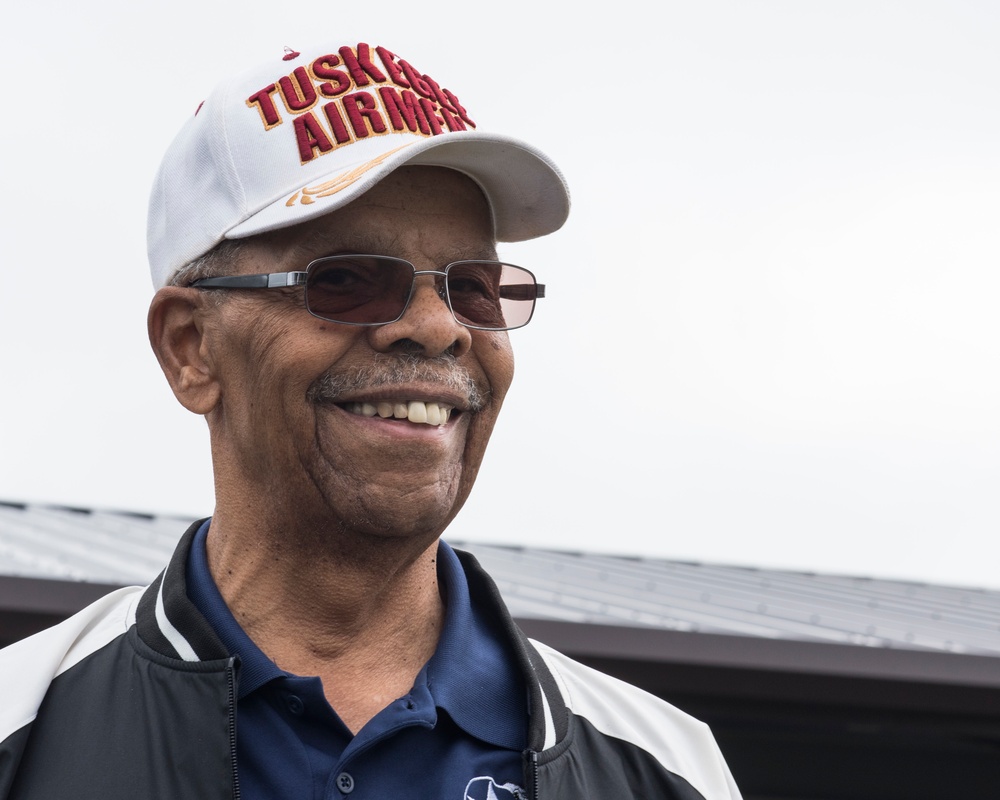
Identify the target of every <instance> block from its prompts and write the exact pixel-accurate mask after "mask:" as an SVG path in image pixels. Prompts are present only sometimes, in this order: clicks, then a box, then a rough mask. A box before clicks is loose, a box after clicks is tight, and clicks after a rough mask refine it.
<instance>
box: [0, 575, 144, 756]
mask: <svg viewBox="0 0 1000 800" xmlns="http://www.w3.org/2000/svg"><path fill="white" fill-rule="evenodd" d="M142 592H143V589H142V588H141V587H135V586H133V587H127V588H125V589H118V590H117V591H114V592H111V593H110V594H108V595H105V596H104V597H102V598H100V599H98V600H96V601H95V602H93V603H91V604H90V605H89V606H87V607H86V608H84V609H83V610H82V611H79V612H77V613H76V614H74V615H73V616H72V617H69V618H68V619H66V620H63V621H62V622H60V623H59V624H58V625H54V626H53V627H51V628H47V629H46V630H44V631H41V632H39V633H36V634H35V635H33V636H29V637H28V638H27V639H22V640H21V641H19V642H15V643H14V644H12V645H9V646H8V647H5V648H4V649H2V650H0V686H4V687H6V688H8V689H9V688H11V687H17V689H16V691H10V692H9V693H6V694H7V696H6V697H5V698H4V702H3V703H2V704H0V742H3V741H4V740H5V739H7V737H8V736H9V735H11V734H12V733H14V732H16V731H18V730H20V729H22V728H24V727H25V726H27V725H29V724H30V723H31V721H32V720H33V719H34V718H35V715H36V713H37V711H38V707H39V705H40V704H41V702H42V698H44V697H45V693H46V692H47V691H48V688H49V684H50V683H52V681H53V680H54V679H55V678H56V677H58V676H59V675H61V674H62V673H64V672H66V671H67V670H68V669H70V668H71V667H73V666H74V665H76V664H78V663H80V662H81V661H83V660H84V659H85V658H87V657H88V656H90V655H92V654H94V653H95V652H97V651H98V650H100V649H101V648H103V647H105V646H106V645H107V644H108V643H109V642H111V641H112V640H114V639H115V638H117V637H118V636H121V635H123V634H124V633H125V632H126V631H127V630H128V629H129V627H130V626H131V625H132V624H133V623H134V621H135V607H136V604H137V603H138V601H139V597H140V595H141V594H142Z"/></svg>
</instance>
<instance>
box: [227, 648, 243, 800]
mask: <svg viewBox="0 0 1000 800" xmlns="http://www.w3.org/2000/svg"><path fill="white" fill-rule="evenodd" d="M235 662H236V659H235V658H231V659H229V667H228V669H226V683H227V685H228V689H229V763H230V764H232V769H233V800H240V778H239V775H238V774H237V771H236V674H235V673H236V671H235V668H234V664H235Z"/></svg>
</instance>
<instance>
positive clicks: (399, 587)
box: [207, 510, 444, 731]
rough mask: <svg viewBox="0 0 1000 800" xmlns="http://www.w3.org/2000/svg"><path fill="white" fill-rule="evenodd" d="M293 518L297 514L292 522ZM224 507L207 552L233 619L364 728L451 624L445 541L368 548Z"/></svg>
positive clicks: (407, 684)
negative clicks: (442, 570)
mask: <svg viewBox="0 0 1000 800" xmlns="http://www.w3.org/2000/svg"><path fill="white" fill-rule="evenodd" d="M289 519H291V518H289ZM241 522H243V524H242V525H240V527H235V526H236V525H237V524H238V523H236V521H235V520H232V521H231V520H230V519H228V518H227V517H226V516H225V514H224V513H222V512H220V511H218V510H217V513H216V516H215V517H213V519H212V524H211V528H210V529H209V534H208V540H207V548H208V563H209V569H210V570H211V573H212V577H213V579H214V580H215V582H216V585H217V586H218V587H219V591H220V593H221V594H222V597H223V599H224V600H225V601H226V604H227V605H228V606H229V609H230V611H231V612H232V614H233V616H234V617H235V618H236V620H237V621H238V622H239V624H240V625H241V627H242V628H243V629H244V630H245V631H246V633H247V635H249V636H250V638H251V639H253V641H254V643H255V644H256V645H257V646H258V647H259V648H260V649H261V651H262V652H264V653H265V654H266V655H267V656H268V657H270V658H271V659H272V660H274V662H275V663H276V664H277V665H278V666H279V667H281V668H282V669H284V670H286V671H288V672H292V673H294V674H297V675H317V676H319V677H320V678H322V679H323V684H324V687H325V690H326V695H327V698H328V700H329V701H330V704H331V705H332V706H333V708H334V709H335V710H336V711H337V712H338V714H339V715H340V717H341V719H342V720H343V721H344V722H345V724H347V725H348V727H349V728H351V729H352V730H354V731H356V730H358V729H360V727H361V726H362V725H363V724H364V723H365V722H367V721H368V719H370V718H371V717H372V716H374V715H375V714H376V713H378V712H379V711H380V710H381V709H382V708H384V707H385V706H386V705H388V704H389V703H390V702H392V701H393V700H395V699H397V698H398V697H401V696H402V695H404V694H406V692H407V691H409V689H410V688H411V687H412V685H413V681H414V679H415V678H416V676H417V674H418V673H419V671H420V669H421V668H422V667H423V665H424V664H425V663H426V662H427V660H428V659H429V658H430V657H431V655H433V653H434V650H435V648H436V646H437V641H438V637H439V635H440V631H441V627H442V624H443V619H444V604H443V602H442V600H441V595H440V591H439V587H438V581H437V546H438V545H437V540H436V538H435V539H434V540H433V541H432V542H431V543H430V544H427V543H426V542H415V541H411V540H408V539H402V540H400V539H391V538H382V539H375V540H373V541H367V542H365V544H364V545H360V544H359V543H357V542H353V543H352V542H350V541H345V537H344V536H343V534H340V533H338V532H335V531H330V532H327V531H320V532H317V531H315V530H305V531H303V530H289V529H286V528H282V529H280V530H279V529H271V528H268V527H267V526H262V525H260V524H259V521H258V525H256V526H254V527H252V528H247V527H246V526H245V521H241Z"/></svg>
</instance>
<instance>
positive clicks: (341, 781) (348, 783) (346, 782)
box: [337, 772, 354, 794]
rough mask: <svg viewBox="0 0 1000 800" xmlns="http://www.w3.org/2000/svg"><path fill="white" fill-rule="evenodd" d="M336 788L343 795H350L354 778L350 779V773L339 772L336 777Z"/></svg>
mask: <svg viewBox="0 0 1000 800" xmlns="http://www.w3.org/2000/svg"><path fill="white" fill-rule="evenodd" d="M337 788H338V789H340V791H342V792H343V793H344V794H350V793H351V792H353V791H354V778H352V777H351V773H349V772H341V773H340V774H339V775H338V776H337Z"/></svg>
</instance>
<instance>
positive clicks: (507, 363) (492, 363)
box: [477, 333, 514, 411]
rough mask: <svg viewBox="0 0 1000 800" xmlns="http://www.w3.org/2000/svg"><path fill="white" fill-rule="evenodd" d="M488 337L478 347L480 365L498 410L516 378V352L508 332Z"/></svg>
mask: <svg viewBox="0 0 1000 800" xmlns="http://www.w3.org/2000/svg"><path fill="white" fill-rule="evenodd" d="M487 336H488V338H487V339H486V340H485V341H484V342H483V343H482V345H481V346H480V347H478V348H477V355H478V356H479V361H480V365H481V366H482V368H483V371H484V372H485V373H486V379H487V380H488V381H489V384H490V389H491V391H492V395H491V397H492V399H493V401H494V402H495V403H496V404H497V410H498V411H499V406H500V404H501V403H502V402H503V399H504V397H505V396H506V394H507V390H508V389H509V388H510V384H511V382H512V381H513V378H514V353H513V351H512V350H511V347H510V339H509V338H508V337H507V334H506V333H495V334H487Z"/></svg>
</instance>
